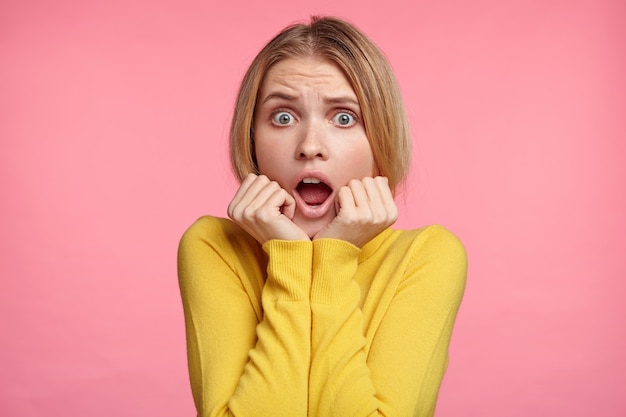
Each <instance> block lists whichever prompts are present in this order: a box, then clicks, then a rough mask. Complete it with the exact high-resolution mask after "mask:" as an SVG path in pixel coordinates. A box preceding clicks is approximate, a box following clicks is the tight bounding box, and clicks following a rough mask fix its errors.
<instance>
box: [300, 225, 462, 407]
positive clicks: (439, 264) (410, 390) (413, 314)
mask: <svg viewBox="0 0 626 417" xmlns="http://www.w3.org/2000/svg"><path fill="white" fill-rule="evenodd" d="M319 243H320V245H319V246H316V247H315V248H314V264H315V265H319V269H316V272H315V274H314V277H313V286H312V291H311V294H312V295H311V297H312V299H311V309H312V324H313V329H312V347H311V355H312V362H311V379H310V382H309V383H310V390H311V394H310V410H309V415H320V416H321V415H323V416H345V415H350V416H379V415H380V416H408V415H414V416H420V417H422V416H423V417H426V416H432V415H433V413H434V406H435V403H436V398H437V394H438V390H439V386H440V384H441V380H442V378H443V374H444V372H445V368H446V365H447V353H448V346H449V342H450V336H451V332H452V327H453V324H454V319H455V317H456V313H457V310H458V307H459V304H460V301H461V297H462V294H463V289H464V283H465V272H466V258H465V252H464V250H463V247H462V246H461V244H460V243H459V241H458V240H457V239H456V238H455V237H454V236H453V235H452V234H450V233H449V232H447V231H446V230H445V229H443V228H439V227H431V228H428V229H426V230H425V231H424V232H422V233H421V234H420V235H419V236H418V237H417V238H415V239H414V241H413V242H412V243H411V244H410V245H407V246H406V247H405V249H407V250H408V251H407V252H406V253H401V254H397V255H396V256H397V257H399V258H403V257H404V258H406V261H404V262H403V263H400V264H398V266H400V267H401V268H398V270H396V271H387V272H385V273H387V274H389V275H390V276H389V278H388V279H389V282H388V283H387V285H393V286H394V289H395V291H394V293H393V294H392V299H391V301H390V302H389V304H388V307H387V308H386V310H385V311H383V312H381V314H383V316H382V318H381V319H380V323H379V325H378V327H377V328H376V329H375V332H373V333H370V332H369V331H370V330H372V329H368V334H367V339H366V338H365V337H364V322H363V313H362V311H361V309H360V308H359V301H360V292H359V287H358V285H357V283H356V282H355V280H354V279H353V277H354V274H355V271H356V268H357V261H358V258H357V256H356V252H355V251H357V249H356V248H354V247H352V249H351V248H350V247H347V246H345V245H346V242H341V241H334V240H324V241H320V242H319ZM389 255H390V256H394V255H393V253H390V254H389ZM383 256H386V255H383ZM322 258H323V259H326V261H325V262H318V261H316V259H322ZM377 264H380V265H381V267H382V260H381V261H380V262H379V263H377ZM370 338H371V339H370ZM370 341H371V345H370V346H369V349H368V348H367V346H366V343H368V342H370ZM311 407H312V408H311Z"/></svg>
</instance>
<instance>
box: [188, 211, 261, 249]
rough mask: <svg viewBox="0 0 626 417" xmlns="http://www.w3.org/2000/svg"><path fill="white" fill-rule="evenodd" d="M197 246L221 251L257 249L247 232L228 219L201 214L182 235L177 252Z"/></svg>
mask: <svg viewBox="0 0 626 417" xmlns="http://www.w3.org/2000/svg"><path fill="white" fill-rule="evenodd" d="M198 247H204V248H207V247H208V248H213V249H214V250H216V251H218V252H221V251H227V250H232V251H240V250H246V249H248V250H250V249H254V250H258V243H257V242H256V240H254V238H252V237H251V236H250V235H249V234H248V233H246V232H245V231H244V230H243V229H241V228H240V227H239V226H237V225H236V224H234V223H233V222H231V221H230V220H228V219H224V218H221V217H213V216H203V217H200V218H199V219H198V220H196V221H195V222H194V223H193V224H192V225H191V226H190V227H189V228H188V229H187V230H186V231H185V232H184V233H183V235H182V237H181V239H180V244H179V253H181V252H185V251H194V250H195V249H196V248H198Z"/></svg>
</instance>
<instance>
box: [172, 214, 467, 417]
mask: <svg viewBox="0 0 626 417" xmlns="http://www.w3.org/2000/svg"><path fill="white" fill-rule="evenodd" d="M466 265H467V264H466V256H465V251H464V249H463V246H462V245H461V243H460V242H459V241H458V239H457V238H456V237H455V236H454V235H452V234H451V233H450V232H448V231H447V230H446V229H444V228H442V227H440V226H429V227H425V228H422V229H419V230H411V231H398V230H392V229H391V228H389V229H387V230H385V231H383V232H382V233H380V234H379V235H378V236H376V237H375V238H374V239H372V240H371V241H370V242H369V243H367V244H366V245H365V246H364V247H363V248H361V249H359V248H357V247H356V246H354V245H352V244H350V243H348V242H345V241H342V240H336V239H319V240H315V241H281V240H270V241H268V242H266V243H265V244H264V245H263V246H261V245H259V244H258V243H257V242H256V241H255V240H254V239H253V238H252V237H250V236H249V235H248V234H247V233H246V232H244V231H243V230H242V229H240V228H239V227H238V226H237V225H235V224H234V223H232V222H231V221H229V220H226V219H220V218H215V217H202V218H200V219H199V220H198V221H197V222H196V223H194V224H193V225H192V226H191V227H190V228H189V229H188V230H187V232H186V233H185V234H184V236H183V238H182V240H181V242H180V247H179V253H178V274H179V283H180V290H181V295H182V300H183V306H184V312H185V324H186V330H187V351H188V360H189V374H190V378H191V388H192V392H193V397H194V401H195V404H196V409H197V410H198V415H199V416H203V417H208V416H237V417H263V416H271V417H280V416H286V417H299V416H311V417H330V416H338V417H352V416H354V417H358V416H400V417H403V416H419V417H427V416H432V415H433V414H434V410H435V403H436V400H437V394H438V391H439V386H440V384H441V380H442V378H443V375H444V372H445V369H446V366H447V358H448V345H449V342H450V336H451V333H452V327H453V325H454V320H455V317H456V314H457V311H458V308H459V304H460V302H461V298H462V296H463V291H464V288H465V276H466Z"/></svg>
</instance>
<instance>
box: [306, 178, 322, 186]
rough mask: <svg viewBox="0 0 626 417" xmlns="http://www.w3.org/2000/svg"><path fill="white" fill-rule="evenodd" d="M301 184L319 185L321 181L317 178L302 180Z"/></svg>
mask: <svg viewBox="0 0 626 417" xmlns="http://www.w3.org/2000/svg"><path fill="white" fill-rule="evenodd" d="M302 182H303V183H305V184H319V183H320V182H321V181H320V180H319V179H318V178H313V177H311V178H304V179H302Z"/></svg>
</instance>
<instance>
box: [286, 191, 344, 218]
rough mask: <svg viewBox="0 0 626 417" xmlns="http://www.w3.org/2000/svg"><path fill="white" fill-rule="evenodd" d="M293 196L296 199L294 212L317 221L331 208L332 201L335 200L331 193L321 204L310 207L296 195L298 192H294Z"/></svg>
mask: <svg viewBox="0 0 626 417" xmlns="http://www.w3.org/2000/svg"><path fill="white" fill-rule="evenodd" d="M293 195H294V197H295V199H296V210H297V211H299V212H300V213H301V214H302V215H303V216H304V217H306V218H309V219H317V218H319V217H322V216H324V215H325V214H326V213H327V212H328V210H329V209H330V208H331V207H332V204H333V201H334V200H335V198H334V194H332V193H331V194H330V195H329V196H328V198H327V199H326V200H324V202H323V203H322V204H319V205H317V206H310V205H308V204H307V203H305V202H304V200H303V199H302V197H300V194H298V191H294V193H293Z"/></svg>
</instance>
